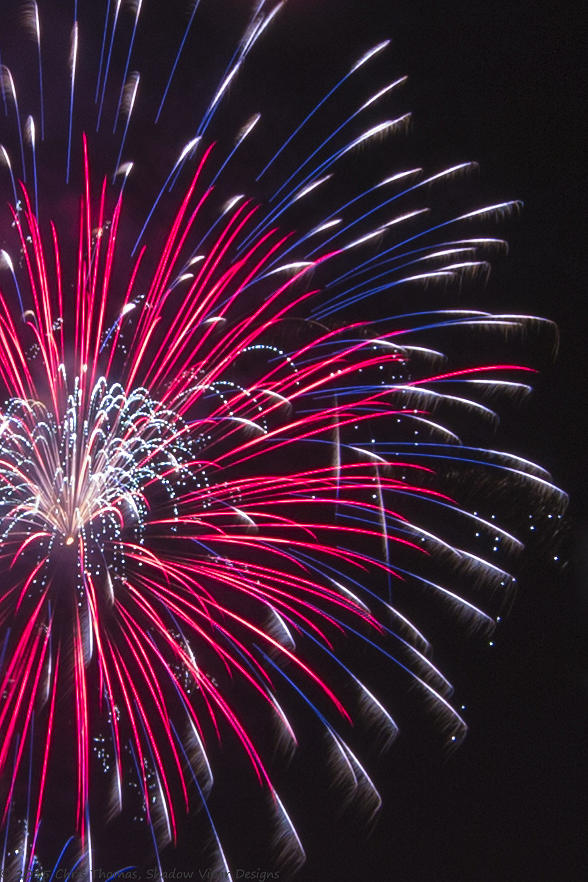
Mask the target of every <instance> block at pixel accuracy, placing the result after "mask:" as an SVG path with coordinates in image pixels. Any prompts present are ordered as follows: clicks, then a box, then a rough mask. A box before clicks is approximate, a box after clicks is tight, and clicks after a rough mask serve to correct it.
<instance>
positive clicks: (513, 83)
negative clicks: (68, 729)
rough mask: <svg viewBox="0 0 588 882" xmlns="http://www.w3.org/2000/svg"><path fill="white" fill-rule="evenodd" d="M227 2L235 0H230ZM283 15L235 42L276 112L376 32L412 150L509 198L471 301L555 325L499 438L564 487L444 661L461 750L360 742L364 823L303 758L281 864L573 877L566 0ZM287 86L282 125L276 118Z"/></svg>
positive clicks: (471, 1) (576, 752)
mask: <svg viewBox="0 0 588 882" xmlns="http://www.w3.org/2000/svg"><path fill="white" fill-rule="evenodd" d="M145 2H146V4H147V3H149V2H150V0H145ZM151 2H152V3H154V2H156V3H158V4H159V3H161V2H162V0H151ZM207 2H208V4H210V3H211V2H212V3H214V2H216V3H218V5H219V6H224V5H225V0H207ZM39 5H40V6H42V4H41V3H40V4H39ZM81 5H83V4H81ZM162 5H163V4H162ZM171 5H173V6H174V8H175V6H176V5H178V4H176V3H175V2H173V3H172V4H171ZM226 5H227V6H233V7H235V8H237V7H238V6H240V5H242V0H226ZM68 9H69V7H68ZM68 14H69V13H68ZM284 15H287V22H288V28H290V29H291V31H290V38H289V39H288V34H287V33H286V32H287V29H288V28H286V27H285V26H284V28H282V30H280V29H279V28H276V31H275V32H274V34H273V35H270V36H269V37H268V39H267V40H266V43H265V46H264V47H262V49H261V50H260V52H259V58H258V60H252V63H251V65H250V66H251V67H252V68H253V71H252V76H250V78H249V81H250V82H255V70H256V65H257V70H258V71H259V72H262V71H263V70H264V66H265V70H266V71H267V64H268V62H269V63H270V64H271V65H272V68H273V69H274V71H275V75H276V82H277V84H278V85H279V87H280V88H281V89H282V90H283V89H284V88H285V89H286V90H289V92H290V99H289V100H291V102H292V110H294V108H295V107H298V108H300V107H304V106H306V105H307V104H308V103H309V102H310V95H311V93H312V96H313V97H314V96H316V94H317V88H322V86H323V83H324V82H325V74H324V72H325V68H327V67H328V66H329V65H332V66H333V69H334V70H335V71H336V72H339V71H340V70H342V69H344V68H345V67H346V66H347V65H348V63H349V61H350V60H352V59H354V58H356V57H357V55H358V54H359V52H361V51H362V50H363V49H366V48H367V47H369V46H370V45H372V44H373V43H374V42H376V41H377V40H379V39H382V38H384V37H391V38H392V41H393V46H392V48H391V50H389V54H388V62H387V63H388V65H389V69H390V71H391V73H392V75H393V76H398V75H401V74H405V73H406V74H408V75H409V82H408V84H407V86H406V87H405V89H404V92H403V96H402V110H412V111H413V113H414V121H413V126H412V132H411V135H410V137H409V139H408V140H407V145H410V151H411V152H412V151H414V159H412V160H411V161H412V162H414V164H417V165H418V164H422V165H423V166H424V167H425V168H426V169H428V170H429V169H430V170H433V169H437V168H441V167H442V166H443V164H444V163H448V164H449V163H452V162H460V161H463V160H464V159H474V160H477V161H478V162H479V163H480V172H479V178H478V183H479V188H480V193H481V194H483V197H482V198H484V199H485V198H487V199H488V201H499V200H501V199H509V198H520V199H522V200H523V201H524V203H525V209H524V211H523V212H522V214H521V216H520V217H519V218H518V219H516V221H514V222H509V223H508V229H507V231H506V236H507V237H508V239H509V242H510V244H511V253H510V256H509V258H508V259H507V260H504V261H502V262H501V263H500V265H499V266H498V267H497V268H496V271H495V272H494V274H493V276H492V278H491V280H490V282H489V283H488V286H487V288H486V289H485V291H483V292H482V296H481V297H480V300H479V302H478V303H476V306H487V307H488V308H489V309H490V310H491V309H493V308H494V307H495V308H496V309H497V310H498V311H501V310H503V311H511V312H517V311H519V312H525V313H526V312H528V313H533V314H538V315H544V316H547V317H549V318H551V319H553V320H554V321H555V322H556V323H557V324H558V326H559V329H560V334H561V339H560V352H559V355H558V357H557V360H556V361H555V363H549V361H546V362H545V364H544V365H542V375H541V376H540V377H539V379H538V380H537V383H536V387H537V391H536V393H535V395H534V397H533V398H532V400H531V401H530V402H529V401H527V402H526V403H525V404H524V405H523V406H521V408H520V410H519V411H518V413H517V414H515V417H516V418H515V417H513V415H512V414H511V417H510V423H509V424H507V425H506V426H505V427H504V428H503V429H502V430H501V432H502V434H501V435H500V443H501V444H502V445H503V446H504V447H508V448H510V449H512V450H513V451H514V452H516V453H520V454H521V455H524V456H526V457H528V458H529V459H534V460H536V461H537V462H540V463H541V464H542V465H544V466H546V467H547V468H548V469H549V470H550V471H551V472H552V474H553V476H554V479H555V481H556V483H558V484H559V485H560V486H562V487H563V488H564V489H566V490H567V491H569V492H570V494H571V500H572V501H571V510H570V518H569V527H568V536H567V538H566V540H565V542H564V549H563V551H562V552H561V556H562V557H564V558H565V557H566V556H567V557H569V558H570V564H569V565H568V566H567V567H565V568H564V567H561V568H556V567H554V566H553V565H551V564H549V563H548V561H549V554H547V553H545V555H544V556H542V555H541V554H540V552H541V549H540V548H539V549H535V556H531V557H530V559H529V561H528V562H527V563H526V564H525V565H524V567H523V572H522V574H521V578H520V590H519V593H518V597H517V599H516V603H515V606H514V608H513V611H512V613H511V615H510V617H509V618H508V620H507V621H506V622H505V623H504V624H503V625H502V626H501V628H500V630H499V632H498V634H497V636H496V645H495V646H494V647H493V648H491V649H490V648H489V647H488V646H487V642H486V641H484V640H483V639H481V638H480V639H479V640H477V639H476V638H475V637H471V636H469V637H468V636H467V635H465V634H464V635H463V643H462V645H460V646H459V648H458V649H457V650H456V653H455V656H454V659H453V662H452V663H451V662H450V665H449V666H450V668H451V664H453V668H451V670H450V675H451V676H450V679H452V681H454V682H456V683H457V684H458V687H459V696H460V701H463V703H464V704H467V707H468V710H467V713H466V719H467V721H468V723H469V725H470V732H469V735H468V738H467V739H466V741H465V743H464V745H463V746H462V747H461V748H460V749H459V750H457V751H455V752H454V753H451V754H448V753H447V752H445V751H444V749H443V748H442V747H441V745H440V743H439V740H437V739H435V738H434V736H433V735H432V732H431V731H429V730H428V729H427V727H424V731H422V732H420V731H419V727H418V726H416V725H415V727H414V729H415V731H414V732H413V731H412V729H411V727H410V726H408V730H406V731H403V733H401V735H400V737H399V739H398V741H397V742H396V744H395V746H394V747H393V748H392V750H391V751H390V752H389V753H387V754H385V755H384V756H383V757H379V756H378V754H377V751H375V750H374V751H373V753H372V754H370V751H369V749H368V750H364V751H363V753H362V757H363V758H365V759H369V761H368V763H367V765H368V768H369V769H370V771H372V772H373V776H374V779H375V781H376V784H377V785H378V786H379V788H380V789H381V792H382V794H383V797H384V806H383V809H382V811H381V813H380V816H379V818H378V819H377V820H376V822H375V823H374V824H371V825H367V826H366V825H365V824H364V823H363V822H362V821H361V820H360V819H359V818H358V816H357V815H356V814H355V813H354V812H353V811H352V812H346V813H345V814H343V816H342V817H341V818H340V819H338V820H337V818H336V812H335V809H336V801H337V797H336V794H335V792H334V791H329V789H328V788H326V789H325V790H321V789H320V788H315V787H314V786H313V778H314V776H315V774H316V770H315V769H314V767H313V762H312V760H311V761H310V763H309V766H308V769H307V776H306V777H305V776H304V775H301V776H300V779H299V780H297V781H296V783H295V785H294V788H293V789H291V790H290V793H291V794H292V796H291V797H290V802H289V804H290V803H291V804H292V807H293V808H294V807H295V809H296V810H295V812H293V813H294V814H295V816H296V820H297V822H298V823H299V826H300V828H301V831H302V833H303V839H304V844H305V846H306V849H307V853H308V863H307V865H306V866H305V867H304V868H303V869H302V870H301V872H300V874H299V875H298V876H297V877H296V878H297V879H299V880H300V882H355V880H357V882H364V880H366V882H368V880H369V882H372V880H373V882H376V880H378V882H379V880H382V882H384V880H386V882H388V880H390V882H404V880H408V879H410V880H414V882H449V880H458V882H459V880H465V882H526V880H544V882H552V880H553V882H555V880H565V882H575V880H578V882H580V880H584V879H586V878H588V862H587V860H586V856H585V854H583V852H585V849H584V840H585V838H586V834H585V828H586V817H587V812H586V808H587V806H586V795H585V794H586V790H587V787H586V785H587V784H588V779H587V778H586V774H585V773H586V760H585V754H586V748H587V746H588V745H587V744H586V732H587V729H586V723H587V716H586V712H585V706H586V701H587V698H588V670H587V666H588V658H587V651H586V646H587V642H586V641H587V637H588V600H587V597H588V594H587V589H586V584H587V582H588V509H587V504H586V499H587V498H588V495H587V494H588V486H586V469H585V463H586V461H587V459H588V457H587V455H586V443H585V439H586V437H587V436H588V416H587V412H586V407H585V403H584V398H585V393H584V383H583V378H584V376H585V371H586V360H585V354H584V351H585V347H584V345H583V343H584V339H585V332H584V329H583V328H582V327H581V322H582V319H583V318H584V313H585V309H584V298H585V295H586V282H585V278H586V271H585V264H586V259H585V255H586V251H587V249H586V241H587V233H588V230H587V227H586V223H585V216H586V211H587V205H586V194H587V187H586V181H587V172H586V153H585V143H586V138H585V135H586V125H585V108H584V104H585V93H586V86H587V85H588V83H587V82H586V74H585V67H586V50H587V46H586V36H587V34H586V29H585V25H584V23H583V21H582V16H581V4H574V3H566V4H565V5H564V4H561V3H555V2H548V0H536V2H533V0H511V2H509V3H504V4H498V3H492V2H485V3H484V2H479V0H453V2H452V3H451V4H445V3H440V2H432V0H400V2H397V3H395V2H391V0H318V2H317V0H289V5H288V9H287V10H286V12H285V13H284ZM280 27H281V25H280ZM278 31H279V35H278ZM278 36H279V39H277V37H278ZM280 41H282V43H280ZM280 66H282V72H281V73H280V70H279V68H280ZM317 78H319V85H318V86H317ZM257 89H258V95H257V97H258V98H259V104H260V106H261V107H262V108H263V105H264V103H265V104H267V105H268V106H270V107H271V104H272V98H273V95H274V92H273V90H272V89H271V87H270V84H269V83H268V80H267V77H266V79H265V80H261V81H258V86H257ZM296 90H298V91H299V94H298V95H297V94H296ZM307 98H308V100H307ZM298 102H299V103H298ZM287 104H288V102H286V105H284V107H283V108H282V112H283V115H284V117H286V119H285V120H282V122H283V124H284V125H290V124H291V121H290V120H288V119H287V116H288V113H289V110H290V107H289V106H287ZM255 109H257V108H256V107H252V110H255ZM275 112H276V109H275V108H274V113H275ZM184 134H185V132H184ZM174 144H175V142H174ZM174 150H175V146H174ZM405 155H406V156H408V155H410V152H407V153H406V154H405ZM473 189H474V191H475V188H473ZM499 232H502V230H500V231H499ZM445 657H448V656H445ZM449 657H450V656H449ZM377 676H378V677H379V681H380V683H381V684H383V683H385V680H384V678H383V675H382V674H381V673H379V672H378V673H377ZM413 700H414V701H418V697H416V696H413ZM432 728H433V727H432V726H431V729H432ZM223 798H225V797H224V795H223V794H222V793H221V794H220V799H221V801H222V799H223ZM226 798H227V799H228V800H230V801H231V802H232V803H233V805H232V807H231V809H230V812H231V813H232V817H233V818H234V822H235V825H237V826H238V824H239V812H240V811H242V810H247V805H248V804H247V803H246V802H244V803H241V802H240V798H241V797H240V793H239V792H236V793H235V794H234V795H233V794H231V792H230V791H229V792H228V795H227V796H226ZM238 835H239V831H238V830H237V837H238ZM229 841H230V840H229ZM243 845H244V846H245V843H243ZM191 850H192V846H191V845H188V846H186V845H184V846H183V847H182V848H181V849H180V850H179V851H178V853H177V857H174V856H173V855H170V854H169V853H168V854H167V855H166V864H167V865H168V866H169V867H174V866H175V867H177V868H178V870H184V869H186V867H188V866H190V867H193V863H192V857H191ZM245 851H246V848H245ZM229 854H230V855H231V858H232V860H231V863H232V865H233V866H235V867H238V866H242V867H243V868H245V869H256V868H257V867H260V868H261V869H264V870H266V871H274V872H276V871H277V872H280V878H286V876H285V873H284V871H283V867H282V866H281V865H280V862H279V860H278V859H276V857H275V855H272V856H267V857H263V856H262V857H260V856H258V860H257V862H256V863H251V862H250V858H247V860H246V861H245V862H241V863H240V858H239V856H238V854H236V853H235V851H234V850H232V851H231V850H229ZM202 867H206V863H202ZM237 878H238V877H237Z"/></svg>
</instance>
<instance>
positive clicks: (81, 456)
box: [0, 379, 189, 547]
mask: <svg viewBox="0 0 588 882" xmlns="http://www.w3.org/2000/svg"><path fill="white" fill-rule="evenodd" d="M0 454H1V456H0V478H1V479H2V487H1V489H0V494H1V495H0V517H1V522H2V524H3V525H4V534H3V535H4V538H6V537H7V536H8V534H12V536H13V538H14V537H15V534H17V535H21V534H23V533H24V534H26V535H25V536H24V541H26V539H27V538H29V537H30V538H31V541H32V538H33V537H35V538H38V539H39V541H42V540H43V539H44V538H45V537H46V538H47V539H48V540H49V541H50V542H53V541H55V539H58V541H59V542H60V543H62V544H64V545H66V546H72V545H74V543H76V542H77V541H79V539H80V537H81V538H83V539H84V540H85V541H86V543H88V542H89V543H90V544H93V541H94V542H95V543H96V544H98V545H100V546H101V547H102V546H104V544H105V542H106V543H108V541H109V540H110V541H115V540H117V539H120V537H121V535H122V531H123V529H124V528H126V527H129V526H131V525H133V526H135V527H137V528H139V529H140V528H141V526H142V524H143V523H144V520H145V517H146V514H147V507H148V500H147V492H148V488H149V492H155V489H154V488H156V487H158V486H159V487H160V488H163V490H164V491H165V493H166V495H167V496H168V498H169V499H170V500H171V501H172V504H173V500H174V498H175V493H176V488H177V484H178V477H177V476H178V474H181V471H182V466H183V464H184V463H186V462H187V461H188V459H189V450H188V443H187V441H186V440H185V427H184V424H183V423H182V421H181V419H180V418H179V417H178V416H177V415H176V414H174V413H173V412H171V411H169V410H167V409H165V408H164V407H163V406H162V405H161V403H159V402H157V401H155V400H153V399H152V398H151V397H150V396H149V394H148V392H147V391H146V390H145V389H136V390H134V391H133V392H132V393H130V394H129V395H126V394H125V392H124V390H123V388H122V387H121V386H120V385H118V384H115V385H112V386H108V384H107V383H106V382H105V381H104V380H103V379H102V380H99V381H98V383H96V385H95V387H94V389H93V390H92V391H91V393H84V392H83V386H82V384H81V383H79V382H76V384H75V388H74V391H73V392H72V393H71V394H70V395H69V396H68V397H67V399H66V401H65V405H64V408H63V411H62V413H61V414H60V415H59V418H57V417H56V416H55V414H54V413H53V412H51V411H49V410H48V409H47V408H46V407H45V405H43V404H42V403H41V402H38V401H25V400H23V399H12V400H11V401H10V402H8V404H7V406H6V408H5V410H4V413H3V414H2V415H1V422H0ZM173 476H175V477H173Z"/></svg>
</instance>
